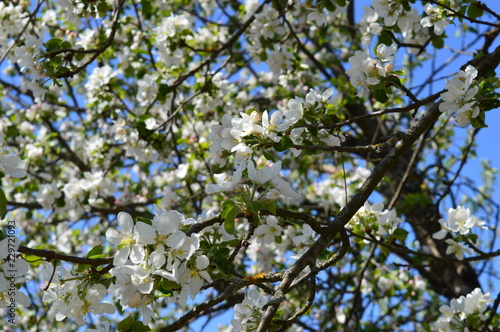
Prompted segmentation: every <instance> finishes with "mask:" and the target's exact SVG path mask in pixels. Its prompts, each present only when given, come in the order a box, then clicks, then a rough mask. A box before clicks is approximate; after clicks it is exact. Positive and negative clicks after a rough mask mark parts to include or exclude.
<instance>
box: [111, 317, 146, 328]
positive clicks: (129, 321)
mask: <svg viewBox="0 0 500 332" xmlns="http://www.w3.org/2000/svg"><path fill="white" fill-rule="evenodd" d="M117 327H118V331H120V332H146V331H151V329H150V328H149V326H146V325H144V323H143V322H141V321H138V320H134V319H133V318H132V317H127V318H125V319H124V320H122V321H121V322H119V323H118V325H117Z"/></svg>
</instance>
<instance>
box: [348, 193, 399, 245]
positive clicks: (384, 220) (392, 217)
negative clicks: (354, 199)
mask: <svg viewBox="0 0 500 332" xmlns="http://www.w3.org/2000/svg"><path fill="white" fill-rule="evenodd" d="M402 221H403V220H402V219H401V218H399V217H398V216H397V213H396V210H395V209H392V210H387V209H384V204H383V203H376V204H373V205H371V204H370V203H368V202H365V204H364V205H363V206H362V207H361V208H360V209H359V210H358V212H356V214H355V215H354V217H353V218H352V219H351V221H349V223H348V224H347V226H348V227H350V228H351V229H354V228H359V229H360V230H361V231H362V232H363V233H371V234H373V235H374V236H375V237H376V238H377V239H380V238H381V237H383V236H390V235H393V234H394V231H395V230H396V229H397V228H398V225H399V224H400V223H401V222H402Z"/></svg>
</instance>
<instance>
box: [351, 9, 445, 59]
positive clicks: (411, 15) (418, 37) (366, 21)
mask: <svg viewBox="0 0 500 332" xmlns="http://www.w3.org/2000/svg"><path fill="white" fill-rule="evenodd" d="M452 7H454V5H453V6H452ZM452 9H455V8H452ZM364 11H365V14H364V15H363V18H362V20H361V22H360V31H361V33H362V35H363V37H362V43H363V45H365V46H368V45H370V44H371V42H372V38H373V36H378V35H380V34H381V33H382V32H383V31H384V28H385V29H388V28H391V27H397V28H398V30H396V31H398V32H399V33H401V36H402V41H403V42H404V43H406V44H408V45H424V44H425V43H426V41H427V40H428V38H429V37H430V30H429V28H433V32H434V33H435V34H436V35H438V36H440V35H442V34H443V32H444V29H445V28H446V27H447V26H448V25H449V24H450V21H451V19H450V17H448V16H447V14H448V13H449V11H448V10H446V9H443V8H441V7H439V6H434V5H432V4H430V3H428V4H426V5H425V6H424V13H422V14H419V12H418V10H417V9H416V8H413V7H411V4H410V2H406V3H405V2H401V1H396V0H376V1H374V2H373V3H372V5H371V6H365V7H364ZM419 51H420V49H419V48H418V47H409V48H408V52H410V53H418V52H419Z"/></svg>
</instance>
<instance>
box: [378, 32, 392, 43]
mask: <svg viewBox="0 0 500 332" xmlns="http://www.w3.org/2000/svg"><path fill="white" fill-rule="evenodd" d="M378 44H385V45H387V46H391V45H392V37H391V34H390V33H388V32H387V31H383V32H382V33H381V34H380V36H378Z"/></svg>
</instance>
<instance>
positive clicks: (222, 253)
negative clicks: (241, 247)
mask: <svg viewBox="0 0 500 332" xmlns="http://www.w3.org/2000/svg"><path fill="white" fill-rule="evenodd" d="M237 241H238V243H239V240H237ZM229 254H231V250H229V248H226V247H223V248H219V249H217V250H216V251H215V253H214V257H215V259H216V260H217V259H222V258H224V259H226V258H227V257H228V256H229Z"/></svg>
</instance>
